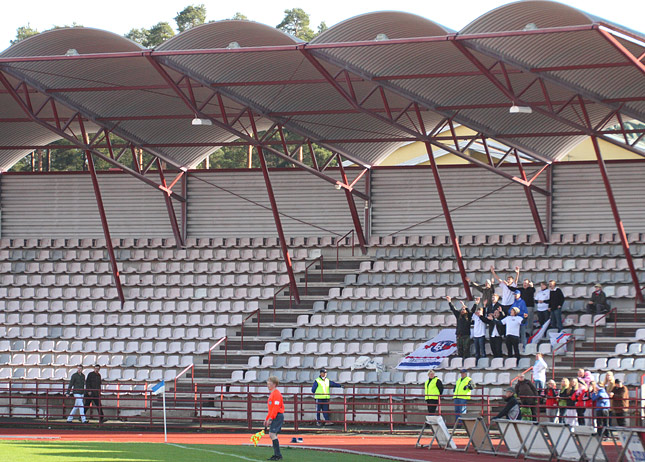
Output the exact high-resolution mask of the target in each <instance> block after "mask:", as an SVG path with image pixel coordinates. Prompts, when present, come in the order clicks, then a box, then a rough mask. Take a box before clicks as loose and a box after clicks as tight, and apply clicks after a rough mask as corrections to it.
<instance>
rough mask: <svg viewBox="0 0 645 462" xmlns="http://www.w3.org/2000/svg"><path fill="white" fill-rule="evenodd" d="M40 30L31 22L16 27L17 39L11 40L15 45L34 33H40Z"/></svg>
mask: <svg viewBox="0 0 645 462" xmlns="http://www.w3.org/2000/svg"><path fill="white" fill-rule="evenodd" d="M39 33H40V32H38V30H37V29H33V28H32V27H31V26H30V25H29V23H27V25H26V26H20V27H19V28H18V29H16V39H15V40H10V42H11V44H12V45H15V44H16V43H18V42H21V41H22V40H24V39H26V38H29V37H31V36H32V35H38V34H39Z"/></svg>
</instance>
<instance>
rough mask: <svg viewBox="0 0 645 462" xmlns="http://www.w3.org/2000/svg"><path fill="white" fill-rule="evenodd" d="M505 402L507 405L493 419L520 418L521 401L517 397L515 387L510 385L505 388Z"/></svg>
mask: <svg viewBox="0 0 645 462" xmlns="http://www.w3.org/2000/svg"><path fill="white" fill-rule="evenodd" d="M504 402H505V403H506V405H505V406H504V408H503V409H502V410H501V411H499V413H498V414H497V415H496V416H495V417H493V419H508V420H519V418H520V403H519V401H517V398H516V397H515V389H514V388H513V387H508V388H507V389H506V390H504Z"/></svg>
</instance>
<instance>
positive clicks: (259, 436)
mask: <svg viewBox="0 0 645 462" xmlns="http://www.w3.org/2000/svg"><path fill="white" fill-rule="evenodd" d="M263 436H264V429H262V430H260V431H259V432H257V433H256V434H255V435H253V436H252V437H251V443H253V446H257V445H258V443H259V442H260V440H261V439H262V437H263Z"/></svg>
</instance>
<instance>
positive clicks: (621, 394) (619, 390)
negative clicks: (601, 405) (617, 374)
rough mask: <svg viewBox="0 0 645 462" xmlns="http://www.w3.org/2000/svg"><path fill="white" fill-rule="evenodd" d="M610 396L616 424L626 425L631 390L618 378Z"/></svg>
mask: <svg viewBox="0 0 645 462" xmlns="http://www.w3.org/2000/svg"><path fill="white" fill-rule="evenodd" d="M609 396H610V398H611V408H612V412H613V414H614V417H615V418H616V425H618V426H619V427H624V426H625V415H628V414H629V391H628V390H627V387H626V386H625V385H623V384H622V382H621V381H620V379H616V381H615V385H614V388H612V390H611V393H610V394H609Z"/></svg>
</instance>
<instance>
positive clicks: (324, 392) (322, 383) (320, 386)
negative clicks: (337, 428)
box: [311, 368, 343, 427]
mask: <svg viewBox="0 0 645 462" xmlns="http://www.w3.org/2000/svg"><path fill="white" fill-rule="evenodd" d="M330 388H343V386H342V385H340V384H338V383H336V382H332V381H331V380H329V379H328V378H327V369H324V368H323V369H320V376H319V377H318V378H317V379H316V380H314V384H313V386H312V387H311V392H312V393H313V394H314V398H315V399H316V425H318V426H319V427H320V426H322V425H323V422H322V420H321V419H320V413H321V412H322V414H323V417H324V419H325V421H327V422H326V424H325V425H333V422H330V421H329V400H330V399H331V392H330Z"/></svg>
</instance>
